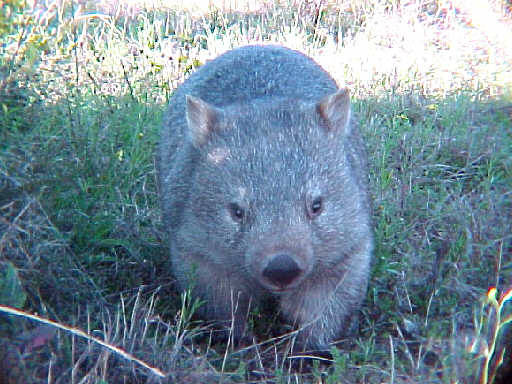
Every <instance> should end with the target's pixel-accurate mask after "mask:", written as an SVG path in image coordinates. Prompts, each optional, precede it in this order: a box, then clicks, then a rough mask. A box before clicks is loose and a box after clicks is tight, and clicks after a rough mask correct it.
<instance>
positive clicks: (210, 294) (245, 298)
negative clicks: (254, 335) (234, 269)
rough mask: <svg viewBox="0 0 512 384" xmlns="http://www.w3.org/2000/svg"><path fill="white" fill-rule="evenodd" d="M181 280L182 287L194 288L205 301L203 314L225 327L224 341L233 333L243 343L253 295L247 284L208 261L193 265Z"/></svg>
mask: <svg viewBox="0 0 512 384" xmlns="http://www.w3.org/2000/svg"><path fill="white" fill-rule="evenodd" d="M184 264H185V263H184ZM184 264H182V265H184ZM190 271H192V272H190ZM180 277H181V278H179V280H180V285H181V286H182V288H184V289H186V288H191V289H192V291H193V292H194V296H196V297H199V298H200V300H202V301H203V303H202V305H201V307H200V308H199V313H200V314H202V316H204V317H205V318H207V319H212V320H215V321H218V322H220V324H221V325H222V327H223V331H222V332H221V333H220V338H221V339H227V338H228V336H229V333H230V332H232V339H233V340H234V341H235V343H237V342H239V341H240V339H241V338H242V337H243V336H244V332H245V324H246V320H247V314H248V311H249V304H250V295H249V294H248V290H247V288H246V287H245V285H244V284H243V282H242V281H241V280H240V279H237V278H235V277H234V276H232V275H231V276H227V274H226V272H225V270H222V269H219V268H218V267H217V266H215V264H214V263H210V262H207V261H205V260H201V263H200V264H194V263H192V264H189V268H186V271H185V270H184V271H183V274H181V276H180Z"/></svg>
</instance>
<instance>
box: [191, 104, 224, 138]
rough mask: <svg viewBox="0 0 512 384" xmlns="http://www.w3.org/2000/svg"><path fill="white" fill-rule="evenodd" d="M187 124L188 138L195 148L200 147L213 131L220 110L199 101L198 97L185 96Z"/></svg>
mask: <svg viewBox="0 0 512 384" xmlns="http://www.w3.org/2000/svg"><path fill="white" fill-rule="evenodd" d="M186 101H187V105H186V109H187V113H186V115H187V124H188V129H189V134H190V137H191V138H192V142H193V144H194V145H195V146H196V147H198V148H199V147H201V146H202V145H203V144H204V143H205V142H206V141H208V138H209V136H210V134H211V132H212V131H213V130H214V129H215V126H216V123H217V121H218V118H219V115H220V114H221V110H219V109H217V108H215V107H214V106H213V105H210V104H208V103H207V102H206V101H204V100H201V99H200V98H199V97H194V96H191V95H187V96H186Z"/></svg>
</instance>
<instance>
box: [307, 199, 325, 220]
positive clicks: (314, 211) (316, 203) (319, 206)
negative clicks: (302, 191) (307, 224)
mask: <svg viewBox="0 0 512 384" xmlns="http://www.w3.org/2000/svg"><path fill="white" fill-rule="evenodd" d="M323 209H324V204H323V199H322V198H321V197H316V198H315V199H313V201H311V202H309V204H308V207H307V211H308V216H309V217H310V218H314V217H316V216H318V215H319V214H321V213H322V211H323Z"/></svg>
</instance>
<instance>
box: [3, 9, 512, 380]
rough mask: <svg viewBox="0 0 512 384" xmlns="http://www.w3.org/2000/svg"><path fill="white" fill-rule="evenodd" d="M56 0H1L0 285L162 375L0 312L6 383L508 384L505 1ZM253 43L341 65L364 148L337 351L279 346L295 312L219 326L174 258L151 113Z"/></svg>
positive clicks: (6, 296) (338, 74)
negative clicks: (364, 272) (243, 333)
mask: <svg viewBox="0 0 512 384" xmlns="http://www.w3.org/2000/svg"><path fill="white" fill-rule="evenodd" d="M49 4H50V5H51V6H50V7H48V9H43V8H37V7H42V5H36V8H35V9H33V8H30V5H29V4H25V3H24V2H22V1H12V0H8V1H6V2H4V3H2V5H1V6H2V7H3V8H2V10H3V11H5V12H2V16H0V40H1V42H2V45H1V46H0V74H1V76H0V107H1V112H0V212H1V214H0V288H1V289H0V292H1V294H0V304H1V305H6V306H9V307H11V308H17V309H18V310H23V311H25V312H27V313H28V314H38V315H39V316H41V317H43V318H47V319H51V320H54V321H56V322H57V323H58V324H61V325H66V326H68V327H69V328H71V329H76V330H83V331H85V332H86V333H87V334H88V335H90V336H91V337H94V338H97V339H99V340H102V341H104V342H105V343H108V344H110V345H112V346H117V347H120V348H122V349H123V350H124V351H126V352H127V353H130V354H131V355H133V356H134V357H136V358H138V359H140V360H142V361H143V362H145V363H147V364H149V365H150V366H152V367H155V368H158V369H161V370H162V371H163V372H165V373H167V374H168V377H167V378H166V379H159V378H158V377H157V376H156V375H154V374H152V373H151V372H150V371H149V370H147V369H145V368H144V367H143V366H141V365H138V364H135V363H133V361H131V360H129V359H125V358H124V357H123V356H122V355H121V354H119V353H116V351H115V350H112V349H108V348H104V347H101V346H100V345H98V344H96V343H95V342H94V341H93V339H92V338H89V339H87V338H82V337H80V336H81V334H79V335H78V337H77V335H76V334H75V335H74V334H73V332H69V331H61V330H59V331H57V332H56V331H55V330H54V329H53V328H52V327H51V326H48V325H46V326H45V325H43V324H38V323H34V322H33V321H29V319H28V317H29V316H28V315H26V316H25V318H24V317H23V316H21V317H14V316H8V315H7V314H3V315H2V316H1V317H0V357H1V359H0V377H4V381H5V382H8V383H14V382H27V383H32V382H33V383H41V382H46V383H64V382H66V383H67V382H70V383H80V382H94V383H121V382H130V383H152V382H183V383H196V382H197V383H199V382H223V383H230V382H233V383H241V382H274V383H298V382H300V383H319V382H322V383H339V382H347V383H356V382H364V383H382V382H386V383H405V382H418V383H420V382H421V383H456V382H457V383H466V382H480V383H484V382H492V381H493V380H494V382H496V383H506V375H510V374H511V371H510V368H509V367H510V357H509V356H510V353H509V351H510V350H511V348H512V341H511V336H510V332H507V321H506V320H507V319H510V313H511V307H510V304H509V303H507V302H506V300H504V299H503V297H505V296H501V297H502V300H500V299H499V297H500V295H498V299H497V298H496V297H495V296H492V295H490V296H489V295H488V294H487V292H488V289H489V288H490V287H496V288H497V290H498V292H499V293H500V294H504V293H505V292H507V290H508V289H510V285H511V282H512V257H511V255H512V238H511V233H512V220H511V217H512V198H511V197H512V196H511V191H512V174H511V173H512V150H511V148H512V122H511V121H512V103H511V99H510V95H511V93H510V92H511V85H512V84H511V80H510V79H512V64H511V63H512V50H511V49H510V47H511V46H512V43H511V41H512V37H511V35H510V32H508V31H510V30H511V29H510V23H511V20H510V3H509V2H507V1H501V2H500V1H495V2H485V1H478V2H476V3H475V7H477V6H482V7H481V8H480V9H478V10H479V11H478V12H475V11H474V9H477V8H471V9H470V8H469V7H465V6H464V2H461V1H422V2H420V1H413V2H408V3H407V4H403V5H402V4H400V2H397V1H374V2H370V1H365V0H360V1H351V2H349V1H339V2H338V3H337V4H334V3H333V2H323V3H321V5H320V6H315V4H314V3H309V2H292V1H290V2H286V3H285V2H282V3H281V4H278V3H274V2H270V1H268V2H262V3H259V4H258V5H256V8H257V9H253V10H252V11H251V10H249V12H245V11H243V12H242V11H233V10H232V11H229V10H226V9H224V10H223V9H213V8H207V9H204V8H201V7H199V8H198V9H191V10H190V11H188V10H183V9H180V8H179V7H177V6H173V5H172V4H171V3H167V7H165V6H163V5H161V4H156V5H154V6H152V5H142V4H141V5H137V4H136V3H133V4H132V3H130V4H131V8H130V7H129V6H128V5H126V6H123V5H122V4H117V3H107V2H101V3H100V2H97V3H95V2H91V3H84V4H81V3H80V4H79V3H73V2H69V1H64V2H55V3H51V2H50V3H49ZM116 7H117V8H116ZM258 7H259V8H258ZM239 9H244V10H245V8H244V6H240V7H239ZM339 10H341V11H339ZM201 12H202V13H201ZM484 16H486V17H487V18H488V19H489V18H490V20H492V21H491V24H490V25H492V28H490V27H489V26H488V24H486V22H485V18H484ZM507 28H508V29H507ZM258 42H274V43H279V44H283V45H286V46H289V47H291V48H295V49H299V50H301V51H303V52H305V53H307V54H309V55H311V56H312V57H313V58H315V60H317V61H318V62H319V63H320V64H321V65H322V66H324V67H325V68H326V69H327V70H328V71H329V72H330V73H332V75H333V77H334V78H336V80H337V81H339V83H340V84H346V85H348V86H350V87H351V89H352V93H353V95H354V109H355V111H356V112H357V114H356V116H357V118H358V119H359V120H360V122H361V124H360V126H361V129H362V131H363V134H364V137H365V139H366V141H367V145H368V148H369V153H370V154H371V156H370V166H371V172H370V178H371V186H372V196H373V202H374V223H375V236H376V250H375V260H374V263H373V270H372V280H371V284H370V288H369V290H368V294H367V299H366V302H365V305H364V306H363V308H362V311H361V314H360V320H359V329H358V331H357V332H356V334H355V335H354V337H353V338H351V339H348V340H344V341H343V342H342V343H341V344H340V346H339V348H337V349H336V348H333V350H332V355H333V356H332V361H325V360H323V359H319V358H313V357H298V356H293V355H290V353H289V349H288V346H289V343H290V342H293V332H292V331H293V330H292V329H289V328H288V327H287V326H286V324H283V323H281V322H280V320H279V317H278V316H276V314H275V313H273V312H272V310H271V308H270V309H269V308H260V309H259V310H258V311H254V312H253V313H252V314H251V316H250V319H249V323H250V324H251V326H252V328H253V330H254V334H255V335H256V339H255V340H254V342H253V343H249V344H248V345H247V346H245V347H244V348H241V349H234V348H232V347H231V346H230V345H226V344H222V343H216V342H214V339H215V338H214V337H212V335H213V336H214V332H215V329H214V328H212V326H211V324H209V323H208V322H206V321H205V320H204V319H196V318H195V317H194V316H193V312H194V308H195V306H196V305H197V303H195V302H194V301H193V300H192V299H191V298H190V297H189V296H186V295H184V296H183V295H181V296H180V294H179V293H178V292H177V291H176V290H175V288H174V286H173V277H172V276H171V274H170V273H169V265H168V251H167V249H166V239H165V233H164V229H163V228H162V225H161V221H160V212H159V208H158V197H157V196H158V191H157V187H156V183H155V172H154V147H155V144H156V143H157V142H158V138H159V127H160V122H161V116H162V112H163V110H164V109H165V105H166V103H167V100H168V98H169V96H170V94H171V93H172V91H173V89H174V88H175V87H176V86H177V85H178V84H179V83H180V82H182V81H183V80H184V79H185V78H186V77H187V76H188V75H189V74H190V73H191V72H192V71H194V70H195V68H196V67H197V66H199V65H201V64H203V63H204V62H205V61H206V60H208V59H211V58H213V57H215V56H217V55H218V54H220V53H222V52H223V51H225V50H227V49H230V48H233V47H236V46H240V45H244V44H249V43H258ZM493 297H494V301H493V300H492V299H493ZM507 297H508V296H507ZM493 303H494V304H493ZM496 303H499V305H497V304H496ZM498 313H499V314H500V315H499V316H497V314H498ZM497 318H498V319H501V320H500V321H499V322H496V319H497ZM503 319H505V320H503ZM283 334H284V335H288V336H284V337H281V336H282V335H283ZM504 348H507V350H508V352H503V351H504ZM492 352H494V353H492ZM500 356H503V358H504V363H503V364H502V365H501V369H496V368H495V367H497V366H498V363H499V362H500V359H499V357H500ZM507 359H508V360H507ZM159 380H160V381H159Z"/></svg>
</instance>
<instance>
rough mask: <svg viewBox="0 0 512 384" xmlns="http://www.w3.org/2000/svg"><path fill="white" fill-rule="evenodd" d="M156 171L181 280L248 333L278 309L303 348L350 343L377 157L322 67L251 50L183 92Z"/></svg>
mask: <svg viewBox="0 0 512 384" xmlns="http://www.w3.org/2000/svg"><path fill="white" fill-rule="evenodd" d="M164 120H165V121H164V125H163V131H162V138H161V143H160V146H159V151H158V155H157V163H158V164H157V168H158V169H157V171H158V178H159V184H160V194H161V204H162V214H163V222H164V225H165V227H166V230H167V231H168V232H169V241H170V256H171V261H172V269H173V273H174V274H175V276H176V278H177V280H178V284H179V286H180V287H181V288H182V289H186V288H190V287H192V292H193V294H194V295H195V297H198V298H200V299H202V300H204V302H205V303H204V305H203V306H202V311H203V315H204V316H206V317H207V318H209V319H212V320H228V321H233V325H234V327H233V330H234V337H235V338H239V337H240V336H242V334H243V332H244V326H245V317H246V314H247V311H248V307H249V304H250V303H251V302H252V303H257V302H259V301H260V300H262V299H264V298H265V297H267V296H269V295H270V296H273V297H275V298H276V302H278V303H279V306H280V311H281V313H282V314H283V315H284V316H285V318H286V319H287V320H288V321H289V322H291V323H292V324H293V325H295V326H298V327H299V329H300V332H299V336H300V341H301V342H302V345H303V346H304V347H308V348H325V347H326V346H327V344H328V343H330V342H332V341H333V340H335V339H336V337H338V336H340V335H342V334H345V333H346V331H347V328H348V326H349V323H350V319H351V318H352V315H353V313H354V311H355V310H356V309H357V308H358V307H359V305H360V303H361V301H362V299H363V298H364V296H365V293H366V288H367V282H368V274H369V263H370V259H371V254H372V244H373V240H372V229H371V225H370V204H369V197H368V186H367V178H368V175H367V165H366V161H367V158H366V154H365V149H364V145H363V142H362V140H361V138H360V135H359V132H358V129H357V127H356V126H355V124H353V123H352V122H351V110H350V98H349V92H348V91H347V90H346V89H338V87H337V85H336V83H335V81H334V80H333V79H332V78H331V77H330V76H329V74H328V73H327V72H325V71H324V70H323V69H322V68H321V67H320V66H319V65H317V64H316V63H315V62H314V61H313V60H312V59H310V58H308V57H306V56H305V55H303V54H301V53H299V52H296V51H293V50H290V49H287V48H283V47H279V46H247V47H243V48H239V49H235V50H232V51H230V52H227V53H225V54H223V55H221V56H219V57H218V58H216V59H215V60H213V61H211V62H209V63H207V64H205V65H204V66H202V67H201V68H199V70H197V72H195V73H194V74H193V75H192V76H190V78H189V79H188V80H186V81H185V82H184V83H183V84H182V85H181V86H180V87H178V89H177V90H176V92H175V93H174V94H173V96H172V97H171V100H170V105H169V109H168V112H167V114H166V117H165V119H164Z"/></svg>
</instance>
